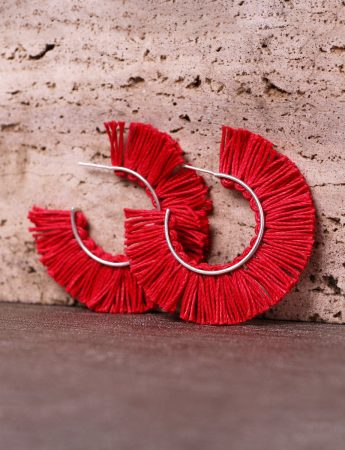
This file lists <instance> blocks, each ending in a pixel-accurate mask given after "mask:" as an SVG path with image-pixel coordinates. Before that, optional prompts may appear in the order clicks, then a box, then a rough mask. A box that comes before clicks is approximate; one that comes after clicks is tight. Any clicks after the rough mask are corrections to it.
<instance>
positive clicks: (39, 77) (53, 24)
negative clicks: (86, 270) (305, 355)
mask: <svg viewBox="0 0 345 450" xmlns="http://www.w3.org/2000/svg"><path fill="white" fill-rule="evenodd" d="M344 21H345V6H344V2H342V1H337V0H324V1H316V0H315V1H312V0H300V1H298V0H290V1H280V0H275V1H274V0H267V1H266V0H264V1H262V0H241V1H240V0H237V1H210V0H204V1H200V0H199V1H183V2H182V1H179V0H178V1H148V0H143V1H139V0H133V1H118V0H116V1H109V0H106V1H102V2H96V1H94V2H93V1H90V0H84V1H75V0H73V1H67V0H62V1H57V0H56V1H52V0H49V1H47V2H44V3H43V2H37V1H28V0H27V1H20V0H19V1H16V2H10V1H9V0H5V1H3V2H1V6H0V26H1V35H0V64H1V65H0V71H1V73H0V127H1V133H0V158H1V160H0V163H1V168H0V170H1V176H0V189H1V199H0V248H1V252H0V267H1V272H0V284H1V290H0V300H4V301H22V302H35V303H38V302H42V303H65V302H69V303H71V302H72V300H71V299H69V298H68V297H67V296H66V294H65V293H64V291H63V290H62V289H61V288H60V287H58V286H57V285H56V284H55V283H54V281H52V280H51V279H50V278H49V277H48V276H47V275H46V273H45V271H44V268H43V267H42V266H41V265H40V264H39V263H38V259H37V256H36V254H35V251H34V246H33V243H32V238H31V235H30V234H29V233H28V232H27V227H28V225H29V224H28V222H27V219H26V214H27V210H28V209H29V207H30V206H31V204H32V203H36V204H38V205H42V206H55V207H58V208H64V209H68V208H69V207H70V206H72V205H78V206H81V207H82V208H83V209H84V211H85V213H86V215H87V217H88V218H89V220H90V222H91V224H92V226H93V228H92V235H93V236H94V237H95V239H96V240H97V242H99V243H100V244H102V245H104V246H105V248H106V249H107V250H110V251H114V252H119V251H121V249H122V245H123V223H122V222H123V214H122V208H123V207H124V206H128V207H135V206H142V207H146V206H147V207H149V201H148V199H147V198H146V197H145V195H144V194H143V192H141V191H140V190H139V189H135V188H134V187H133V186H131V185H127V184H126V183H123V182H122V181H119V180H117V179H115V178H114V177H113V176H112V175H111V174H110V173H100V172H95V171H90V170H87V169H83V168H80V167H77V166H76V164H75V163H76V162H77V161H78V160H85V161H94V162H102V163H107V162H109V160H108V155H109V148H108V142H107V137H106V135H105V134H104V129H103V122H104V120H109V119H112V118H115V119H122V120H125V121H127V122H130V121H143V122H151V123H152V124H153V125H155V126H156V127H157V128H159V129H162V130H165V131H168V132H170V133H172V135H173V136H174V137H175V138H176V139H178V140H179V141H180V143H181V145H182V147H183V148H184V149H185V151H186V152H187V155H188V158H189V161H190V162H192V163H194V164H195V165H198V166H203V167H209V168H213V169H217V167H218V147H219V140H220V126H221V125H222V124H228V125H232V126H235V127H245V128H248V129H250V130H252V131H254V132H258V133H260V134H262V135H263V136H265V137H267V138H268V139H270V140H271V141H273V142H274V143H275V144H276V145H277V148H278V149H279V150H280V151H281V152H283V153H284V154H286V155H287V156H289V157H290V158H291V159H292V160H293V161H295V163H297V165H298V166H299V168H300V169H301V171H302V172H303V173H304V175H305V176H306V178H307V181H308V182H309V184H310V185H311V187H312V192H313V195H314V199H315V203H316V206H317V209H318V221H319V223H318V234H317V243H316V248H315V251H314V254H313V257H312V260H311V263H310V265H309V268H308V270H307V271H306V272H305V274H304V275H303V278H302V280H301V282H300V283H299V285H298V287H297V289H295V291H294V292H293V293H292V294H290V295H289V296H288V297H287V298H286V299H285V300H284V301H283V302H282V303H281V304H280V305H279V306H278V307H276V308H275V309H274V310H273V311H272V312H271V313H270V314H269V316H270V317H277V318H287V319H301V320H325V321H329V322H338V323H340V322H344V321H345V298H344V289H345V277H344V265H345V259H344V241H345V236H344V229H345V227H344V222H345V213H344V191H345V187H344V186H345V177H344V175H345V165H344V137H345V129H344V119H345V112H344V107H345V104H344V102H345V25H344ZM208 182H209V183H210V185H212V186H213V189H212V197H213V200H214V203H215V215H214V217H213V218H212V219H211V221H212V224H213V226H214V248H213V252H212V255H211V259H210V261H211V262H216V261H225V260H227V259H230V258H232V257H233V256H235V255H236V254H237V253H238V252H241V250H242V249H243V248H244V247H245V245H246V243H247V242H248V241H249V239H250V237H251V235H252V231H253V223H254V219H253V217H252V213H251V211H250V209H249V207H248V205H247V204H246V202H245V201H244V200H243V199H242V198H240V197H239V196H238V195H236V194H234V193H232V192H228V191H225V190H224V189H222V188H220V186H219V184H218V182H217V181H216V180H213V179H208Z"/></svg>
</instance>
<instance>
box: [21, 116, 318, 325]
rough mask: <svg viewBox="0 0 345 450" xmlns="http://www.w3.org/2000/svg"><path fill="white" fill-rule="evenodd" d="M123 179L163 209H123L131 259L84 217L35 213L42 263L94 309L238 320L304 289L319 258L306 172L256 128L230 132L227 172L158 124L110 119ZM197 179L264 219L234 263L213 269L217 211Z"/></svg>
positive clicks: (115, 166)
mask: <svg viewBox="0 0 345 450" xmlns="http://www.w3.org/2000/svg"><path fill="white" fill-rule="evenodd" d="M105 127H106V130H107V133H108V136H109V139H110V146H111V161H112V166H102V165H97V164H96V165H94V164H87V163H85V165H88V166H95V167H99V168H106V169H111V170H113V171H114V172H115V174H116V175H118V176H120V177H126V178H127V179H128V180H130V181H136V182H137V183H138V184H139V185H140V186H141V187H143V188H144V189H145V191H146V193H147V194H148V196H149V197H150V198H151V200H152V203H153V206H154V208H155V209H153V210H129V209H126V210H125V216H126V221H125V236H126V243H125V246H126V251H125V253H126V254H125V255H117V256H113V255H110V254H109V253H106V252H104V251H103V249H101V248H100V247H99V246H97V245H96V243H95V242H94V241H93V240H92V239H91V238H90V236H89V233H88V223H87V220H86V218H85V216H84V214H83V213H82V212H81V211H77V210H75V209H74V208H72V209H71V210H70V211H68V210H66V211H57V210H47V209H42V208H39V207H34V208H33V209H32V210H31V211H30V212H29V218H30V220H31V221H32V222H33V223H34V225H35V226H34V227H33V228H31V229H30V230H31V231H32V232H33V235H34V238H35V241H36V244H37V250H38V252H39V253H40V254H41V262H42V263H43V264H44V265H45V266H46V267H47V270H48V273H49V275H50V276H52V277H53V278H54V279H55V280H56V281H57V282H58V283H59V284H61V285H62V286H63V287H64V288H65V289H66V291H67V292H68V293H69V294H70V295H72V296H73V297H74V298H77V299H78V300H79V301H81V302H82V303H84V304H85V305H86V306H87V307H89V308H90V309H93V310H95V311H100V312H110V313H142V312H145V311H148V310H150V309H153V308H154V307H155V306H159V307H160V308H162V309H163V310H164V311H168V312H175V311H179V314H180V317H181V318H182V319H183V320H187V321H191V322H196V323H201V324H213V325H216V324H217V325H220V324H234V323H240V322H244V321H246V320H248V319H250V318H252V317H254V316H255V315H257V314H259V313H262V312H264V311H265V310H267V309H268V308H269V307H270V306H272V305H274V304H276V303H277V302H278V301H280V300H281V299H282V298H283V297H284V295H285V294H286V293H287V292H289V291H290V290H291V289H292V287H293V286H294V285H295V284H296V283H297V281H298V279H299V276H300V274H301V272H302V271H303V269H304V268H305V266H306V264H307V261H308V259H309V257H310V254H311V250H312V246H313V242H314V230H315V210H314V206H313V201H312V198H311V194H310V190H309V187H308V185H307V183H306V181H305V179H304V177H303V175H302V174H301V173H300V171H299V170H298V168H297V167H296V166H295V164H294V163H292V162H291V161H290V160H289V159H288V158H287V157H286V156H284V155H282V154H280V153H278V152H277V151H276V150H275V149H274V148H273V145H272V144H271V143H270V142H268V141H267V140H265V139H264V138H262V137H261V136H258V135H256V134H254V133H251V132H249V131H247V130H241V129H233V128H230V127H225V126H224V127H223V128H222V140H221V145H220V165H219V172H217V173H216V172H213V171H211V170H206V169H198V168H195V167H192V166H189V165H186V164H185V161H184V158H183V152H182V150H181V148H180V146H179V145H178V143H177V142H176V141H174V140H173V139H172V138H171V137H170V136H169V135H168V134H166V133H162V132H160V131H158V130H156V129H155V128H153V127H152V126H151V125H147V124H140V123H132V124H130V126H129V131H128V137H127V142H126V143H125V139H124V129H125V128H124V127H125V125H124V123H123V122H108V123H106V124H105ZM197 172H201V173H203V172H205V173H209V174H211V175H214V176H216V177H217V178H219V179H220V180H221V183H222V185H223V186H224V187H225V188H227V189H234V188H235V189H237V190H239V191H240V192H242V194H243V195H244V197H245V198H247V199H248V200H249V203H250V206H251V208H252V209H253V211H254V213H255V218H256V227H255V237H254V238H253V239H252V241H251V242H250V244H249V246H248V247H247V248H246V249H245V251H244V252H243V254H242V255H241V256H239V257H237V258H235V260H234V261H232V262H231V263H228V264H224V265H219V264H218V265H215V266H209V265H208V264H207V263H206V262H205V257H206V253H207V249H208V246H209V240H208V220H207V215H208V214H209V213H210V212H211V209H212V204H211V201H210V200H209V199H208V198H207V194H208V188H207V187H206V185H205V183H204V180H203V178H202V177H201V176H199V175H198V174H197Z"/></svg>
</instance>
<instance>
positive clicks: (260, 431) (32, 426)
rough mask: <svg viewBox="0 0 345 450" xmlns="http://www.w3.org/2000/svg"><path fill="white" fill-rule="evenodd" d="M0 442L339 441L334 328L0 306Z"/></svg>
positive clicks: (344, 331)
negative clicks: (201, 322)
mask: <svg viewBox="0 0 345 450" xmlns="http://www.w3.org/2000/svg"><path fill="white" fill-rule="evenodd" d="M0 321H1V324H0V358H1V359H0V361H1V367H0V448H1V450H2V449H6V450H12V449H15V450H21V449H30V450H31V449H34V450H41V449H49V450H50V449H54V450H55V449H61V450H62V449H64V450H65V449H73V450H74V449H83V450H88V449H90V450H91V449H92V450H103V449H107V450H108V449H119V450H127V449H133V450H134V449H135V450H141V449H157V450H165V449H169V450H170V449H171V450H178V449H188V450H189V449H191V450H194V449H195V450H203V449H205V450H206V449H207V450H209V449H211V450H218V449H246V450H247V449H248V450H249V449H265V450H267V449H269V450H270V449H279V450H283V449H289V450H291V449H325V448H330V449H332V450H334V449H343V448H344V445H345V425H344V424H345V405H344V401H345V365H344V363H345V341H344V337H345V327H344V326H341V325H325V324H306V323H292V322H290V323H288V322H272V321H258V320H257V321H254V322H250V323H248V324H245V325H241V326H232V327H218V328H217V327H201V326H196V325H191V324H185V323H182V322H177V321H174V320H173V319H172V318H170V317H167V316H166V315H163V314H148V315H143V316H125V315H123V316H120V315H118V316H115V315H102V314H95V313H90V312H88V311H86V310H83V309H80V308H71V307H49V306H45V307H44V306H24V305H11V304H0Z"/></svg>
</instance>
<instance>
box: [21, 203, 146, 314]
mask: <svg viewBox="0 0 345 450" xmlns="http://www.w3.org/2000/svg"><path fill="white" fill-rule="evenodd" d="M28 217H29V219H30V220H31V221H32V222H33V223H34V224H35V227H32V228H30V231H32V232H33V236H34V239H35V241H36V245H37V251H38V253H39V254H41V255H42V256H41V258H40V261H41V262H42V264H44V265H45V266H46V267H47V269H48V274H49V275H50V276H51V277H52V278H54V280H55V281H56V282H57V283H59V284H60V285H61V286H63V287H64V288H65V289H66V291H67V292H68V293H69V294H70V295H71V296H72V297H74V298H77V299H78V300H79V301H80V302H81V303H84V304H85V305H86V306H87V307H88V308H90V309H92V310H94V311H98V312H109V313H142V312H145V311H147V310H148V309H151V308H152V306H153V305H152V303H151V302H150V301H149V300H148V299H147V297H146V296H145V294H144V292H143V290H142V288H141V287H140V286H138V283H137V282H136V279H135V278H134V276H133V275H132V273H131V272H130V270H129V268H128V267H121V268H114V267H109V266H105V265H104V264H100V263H98V262H97V261H94V260H93V259H92V258H90V257H89V256H88V255H87V254H86V253H85V252H84V251H83V250H82V249H81V248H80V246H79V244H78V242H77V241H76V240H75V238H74V235H73V232H72V228H71V220H70V211H59V210H48V209H42V208H39V207H33V208H32V210H31V211H30V212H29V215H28ZM76 224H77V228H78V232H79V235H80V237H81V239H82V241H83V243H84V244H85V246H86V247H87V248H88V249H89V250H90V251H92V253H94V254H95V255H96V256H98V257H100V258H102V259H105V260H107V261H112V262H123V261H127V258H126V256H125V255H117V256H112V255H110V254H109V253H106V252H104V250H102V248H101V247H99V246H97V245H96V244H95V242H94V241H93V240H92V239H91V237H90V236H89V234H88V223H87V220H86V218H85V216H84V214H83V213H82V212H77V213H76Z"/></svg>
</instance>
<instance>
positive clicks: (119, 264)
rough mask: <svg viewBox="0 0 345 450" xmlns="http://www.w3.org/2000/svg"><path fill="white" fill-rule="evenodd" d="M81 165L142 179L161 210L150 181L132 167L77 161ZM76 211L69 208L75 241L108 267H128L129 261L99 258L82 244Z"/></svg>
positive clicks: (94, 258)
mask: <svg viewBox="0 0 345 450" xmlns="http://www.w3.org/2000/svg"><path fill="white" fill-rule="evenodd" d="M78 164H79V165H81V166H87V167H94V168H96V169H107V170H118V171H121V172H126V173H129V174H131V175H133V176H135V177H136V178H138V180H140V181H142V182H143V183H144V185H145V186H146V187H147V189H148V190H149V191H150V193H151V195H152V198H153V201H154V204H155V207H156V209H157V210H158V211H160V210H161V205H160V202H159V199H158V197H157V194H156V192H155V190H154V189H153V187H152V186H151V185H150V183H149V182H148V181H147V180H146V178H144V177H143V176H142V175H140V173H138V172H135V171H134V170H132V169H128V168H127V167H122V166H106V165H103V164H93V163H84V162H79V163H78ZM77 211H78V208H71V216H70V217H71V226H72V231H73V234H74V237H75V239H76V241H77V242H78V244H79V246H80V248H81V249H82V250H83V251H84V252H85V253H86V254H87V255H88V256H89V257H90V258H92V259H93V260H94V261H97V262H99V263H101V264H103V265H105V266H109V267H128V266H129V262H128V261H123V262H113V261H107V260H106V259H102V258H99V257H98V256H96V255H94V254H93V253H92V252H91V251H90V250H89V249H88V248H87V247H86V246H85V244H84V242H83V241H82V240H81V238H80V236H79V233H78V228H77V224H76V221H75V213H76V212H77Z"/></svg>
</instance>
